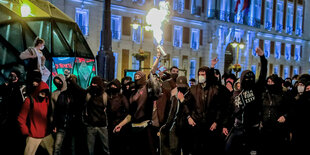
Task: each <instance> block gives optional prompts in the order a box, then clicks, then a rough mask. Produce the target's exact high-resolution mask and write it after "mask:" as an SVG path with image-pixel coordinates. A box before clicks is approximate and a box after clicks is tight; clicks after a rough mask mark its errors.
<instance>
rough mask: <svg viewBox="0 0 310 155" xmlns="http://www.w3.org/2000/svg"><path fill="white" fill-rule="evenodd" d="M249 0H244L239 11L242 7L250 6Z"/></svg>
mask: <svg viewBox="0 0 310 155" xmlns="http://www.w3.org/2000/svg"><path fill="white" fill-rule="evenodd" d="M249 1H250V0H244V2H243V6H242V9H241V11H243V10H244V9H246V8H248V7H249V6H250V2H249Z"/></svg>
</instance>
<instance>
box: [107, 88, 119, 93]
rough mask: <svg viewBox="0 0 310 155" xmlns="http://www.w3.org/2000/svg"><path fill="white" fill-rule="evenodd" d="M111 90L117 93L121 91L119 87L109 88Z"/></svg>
mask: <svg viewBox="0 0 310 155" xmlns="http://www.w3.org/2000/svg"><path fill="white" fill-rule="evenodd" d="M109 91H110V93H112V94H116V93H118V92H119V89H118V88H109Z"/></svg>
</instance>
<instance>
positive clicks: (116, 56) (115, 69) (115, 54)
mask: <svg viewBox="0 0 310 155" xmlns="http://www.w3.org/2000/svg"><path fill="white" fill-rule="evenodd" d="M113 55H114V58H115V66H114V78H117V70H118V69H117V68H118V65H117V64H118V53H116V52H113Z"/></svg>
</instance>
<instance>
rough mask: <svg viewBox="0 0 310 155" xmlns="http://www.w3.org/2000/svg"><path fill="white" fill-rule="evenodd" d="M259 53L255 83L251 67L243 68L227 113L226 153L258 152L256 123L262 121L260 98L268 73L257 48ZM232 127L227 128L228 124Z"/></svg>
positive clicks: (230, 154)
mask: <svg viewBox="0 0 310 155" xmlns="http://www.w3.org/2000/svg"><path fill="white" fill-rule="evenodd" d="M256 53H257V54H258V56H260V60H261V71H260V76H259V79H258V81H257V82H256V83H255V75H254V73H253V72H252V71H249V70H245V71H243V72H242V74H241V77H240V84H241V91H240V92H239V93H238V94H234V97H233V100H232V106H231V107H232V109H231V111H230V112H226V113H227V117H226V119H225V121H224V122H223V123H224V128H223V134H224V135H226V136H227V138H226V140H227V141H226V153H227V154H229V155H235V154H239V155H248V154H250V152H251V153H257V151H258V145H259V139H258V134H259V124H260V121H261V116H260V113H261V109H262V108H261V99H262V93H263V92H264V88H265V87H264V84H265V80H266V74H267V60H266V58H265V56H264V52H263V51H262V50H261V49H260V48H256ZM232 124H233V128H232V129H230V131H228V126H232Z"/></svg>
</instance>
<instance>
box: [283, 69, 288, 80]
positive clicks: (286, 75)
mask: <svg viewBox="0 0 310 155" xmlns="http://www.w3.org/2000/svg"><path fill="white" fill-rule="evenodd" d="M284 78H285V79H286V78H288V68H287V67H285V68H284Z"/></svg>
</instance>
